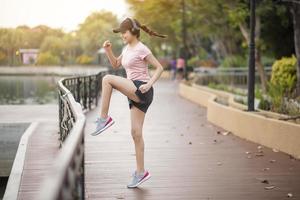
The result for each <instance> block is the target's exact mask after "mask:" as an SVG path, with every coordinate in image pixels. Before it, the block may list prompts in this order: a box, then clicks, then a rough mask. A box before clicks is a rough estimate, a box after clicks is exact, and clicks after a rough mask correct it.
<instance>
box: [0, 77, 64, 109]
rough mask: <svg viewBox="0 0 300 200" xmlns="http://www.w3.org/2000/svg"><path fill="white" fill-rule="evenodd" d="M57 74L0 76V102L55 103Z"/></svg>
mask: <svg viewBox="0 0 300 200" xmlns="http://www.w3.org/2000/svg"><path fill="white" fill-rule="evenodd" d="M59 79H60V77H57V76H3V75H1V76H0V104H2V105H3V104H56V103H57V89H56V88H57V81H58V80H59Z"/></svg>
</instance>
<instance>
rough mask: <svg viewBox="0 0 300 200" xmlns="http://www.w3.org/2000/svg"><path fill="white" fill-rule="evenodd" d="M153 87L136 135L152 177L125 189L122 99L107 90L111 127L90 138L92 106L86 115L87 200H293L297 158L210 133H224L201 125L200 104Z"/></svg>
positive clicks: (170, 87)
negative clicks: (140, 131) (141, 136)
mask: <svg viewBox="0 0 300 200" xmlns="http://www.w3.org/2000/svg"><path fill="white" fill-rule="evenodd" d="M153 87H154V94H155V96H154V100H153V102H152V105H151V106H150V108H149V110H148V113H147V115H146V119H145V123H144V133H143V134H144V141H145V168H146V169H149V171H150V173H151V174H152V177H151V178H150V179H149V180H148V181H146V182H144V183H143V184H142V185H141V186H140V187H139V188H136V189H127V188H126V184H127V183H128V182H129V181H130V179H131V177H130V174H131V172H132V171H133V170H134V169H135V152H134V143H133V141H132V138H131V134H130V113H129V108H128V102H127V99H126V97H125V96H124V95H123V94H121V93H119V92H117V91H114V92H113V96H112V98H111V104H110V106H111V107H110V115H111V116H112V117H113V118H114V119H115V121H116V123H115V124H114V125H113V126H112V127H110V128H109V129H108V130H106V131H105V132H103V133H102V134H101V135H98V136H90V135H89V132H91V131H92V130H93V129H94V124H93V120H94V119H95V117H96V115H97V114H98V112H99V108H98V109H96V110H93V111H91V112H89V113H88V114H87V117H88V118H87V125H86V140H85V141H86V151H85V170H86V171H85V172H86V180H85V181H86V197H87V199H133V200H146V199H154V200H157V199H219V200H247V199H249V200H254V199H255V200H266V199H272V200H274V199H286V198H287V194H288V193H291V194H292V195H293V198H289V199H300V161H297V160H294V159H290V158H289V156H288V155H286V154H284V153H280V152H273V151H272V150H271V149H269V148H267V147H261V148H260V147H259V145H258V144H255V143H252V142H249V141H246V140H243V139H240V138H238V137H236V136H234V135H232V134H229V135H223V134H218V131H221V133H223V132H224V130H222V129H221V128H218V127H216V126H214V125H212V124H211V123H209V122H208V121H207V118H206V109H205V108H204V107H201V106H198V105H196V104H194V103H192V102H190V101H188V100H186V99H183V98H182V97H180V96H179V95H178V93H177V87H178V86H177V84H176V83H172V82H170V81H167V80H159V81H158V82H157V83H156V84H155V85H154V86H153ZM262 134H263V132H262ZM259 151H262V153H261V152H259ZM247 152H248V153H249V154H247ZM256 154H257V155H256ZM261 154H262V155H263V156H259V155H261ZM249 156H251V157H249ZM248 157H249V158H248ZM263 180H267V181H268V182H269V184H266V183H262V181H263ZM265 182H266V181H265ZM268 186H275V188H273V189H269V190H267V189H265V187H268ZM270 188H272V187H270Z"/></svg>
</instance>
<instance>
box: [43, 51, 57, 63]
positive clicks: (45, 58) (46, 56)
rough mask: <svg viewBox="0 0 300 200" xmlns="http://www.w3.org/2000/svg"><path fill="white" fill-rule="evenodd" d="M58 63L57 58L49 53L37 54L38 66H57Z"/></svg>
mask: <svg viewBox="0 0 300 200" xmlns="http://www.w3.org/2000/svg"><path fill="white" fill-rule="evenodd" d="M59 63H60V59H59V57H58V56H55V55H52V54H51V53H50V52H49V51H47V52H42V53H39V55H38V58H37V64H38V65H58V64H59Z"/></svg>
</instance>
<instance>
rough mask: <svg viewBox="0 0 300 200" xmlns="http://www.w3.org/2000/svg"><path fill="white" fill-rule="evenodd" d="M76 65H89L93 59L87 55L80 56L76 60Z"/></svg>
mask: <svg viewBox="0 0 300 200" xmlns="http://www.w3.org/2000/svg"><path fill="white" fill-rule="evenodd" d="M76 63H77V64H80V65H89V64H92V63H93V57H91V56H88V55H81V56H79V57H77V58H76Z"/></svg>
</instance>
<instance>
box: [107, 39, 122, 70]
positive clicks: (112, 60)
mask: <svg viewBox="0 0 300 200" xmlns="http://www.w3.org/2000/svg"><path fill="white" fill-rule="evenodd" d="M111 46H112V45H111V43H110V41H109V40H106V41H105V42H104V43H103V48H104V49H105V54H106V56H107V57H108V60H109V62H110V64H111V65H112V67H113V68H114V69H115V68H118V67H119V66H120V65H121V58H122V54H121V55H120V56H119V57H118V58H116V57H115V55H114V53H113V51H112V48H111Z"/></svg>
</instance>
